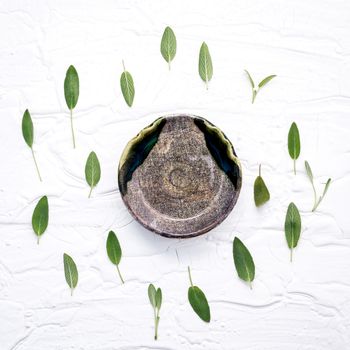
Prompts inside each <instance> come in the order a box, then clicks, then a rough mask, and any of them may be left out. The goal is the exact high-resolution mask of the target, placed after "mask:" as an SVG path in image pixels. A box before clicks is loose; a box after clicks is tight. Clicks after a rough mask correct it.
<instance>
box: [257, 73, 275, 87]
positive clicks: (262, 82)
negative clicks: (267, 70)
mask: <svg viewBox="0 0 350 350" xmlns="http://www.w3.org/2000/svg"><path fill="white" fill-rule="evenodd" d="M276 76H277V75H276V74H273V75H269V76H268V77H266V78H265V79H263V80H262V81H261V82H260V83H259V85H258V86H259V88H262V87H263V86H265V85H266V84H267V83H268V82H269V81H271V80H272V79H273V78H275V77H276Z"/></svg>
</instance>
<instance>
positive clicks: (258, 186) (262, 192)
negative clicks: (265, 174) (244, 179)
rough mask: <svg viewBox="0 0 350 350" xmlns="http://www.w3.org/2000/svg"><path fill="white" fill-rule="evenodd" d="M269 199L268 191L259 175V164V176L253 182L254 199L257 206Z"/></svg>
mask: <svg viewBox="0 0 350 350" xmlns="http://www.w3.org/2000/svg"><path fill="white" fill-rule="evenodd" d="M269 199H270V192H269V190H268V189H267V186H266V184H265V182H264V180H263V178H262V177H261V164H260V165H259V176H258V177H257V178H256V179H255V182H254V201H255V205H256V206H257V207H260V206H261V205H263V204H265V203H266V202H267V201H268V200H269Z"/></svg>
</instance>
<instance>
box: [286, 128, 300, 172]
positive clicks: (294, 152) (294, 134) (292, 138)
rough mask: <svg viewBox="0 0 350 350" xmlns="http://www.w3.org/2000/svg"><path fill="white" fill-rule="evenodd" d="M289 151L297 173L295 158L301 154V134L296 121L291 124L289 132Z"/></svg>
mask: <svg viewBox="0 0 350 350" xmlns="http://www.w3.org/2000/svg"><path fill="white" fill-rule="evenodd" d="M288 152H289V155H290V157H291V158H292V159H293V160H294V174H296V170H295V160H296V159H298V157H299V154H300V136H299V130H298V127H297V125H296V124H295V123H294V122H293V123H292V125H291V126H290V129H289V132H288Z"/></svg>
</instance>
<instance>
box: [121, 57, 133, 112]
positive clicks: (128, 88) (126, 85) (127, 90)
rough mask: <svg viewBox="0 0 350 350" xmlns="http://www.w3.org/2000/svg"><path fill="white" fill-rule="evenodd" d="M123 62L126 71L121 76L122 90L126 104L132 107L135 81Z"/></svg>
mask: <svg viewBox="0 0 350 350" xmlns="http://www.w3.org/2000/svg"><path fill="white" fill-rule="evenodd" d="M122 62H123V69H124V71H123V73H122V74H121V76H120V88H121V89H122V93H123V96H124V100H125V102H126V104H127V105H128V106H129V107H131V106H132V103H133V101H134V96H135V88H134V80H133V79H132V76H131V74H130V73H129V72H128V71H127V70H126V69H125V65H124V61H122Z"/></svg>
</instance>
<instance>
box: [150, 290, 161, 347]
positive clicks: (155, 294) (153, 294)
mask: <svg viewBox="0 0 350 350" xmlns="http://www.w3.org/2000/svg"><path fill="white" fill-rule="evenodd" d="M162 298H163V297H162V290H161V289H160V288H157V289H156V288H155V286H154V285H153V284H152V283H151V284H150V285H149V286H148V299H149V301H150V303H151V305H152V307H153V314H154V340H157V339H158V326H159V320H160V316H159V311H160V307H161V306H162Z"/></svg>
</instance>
